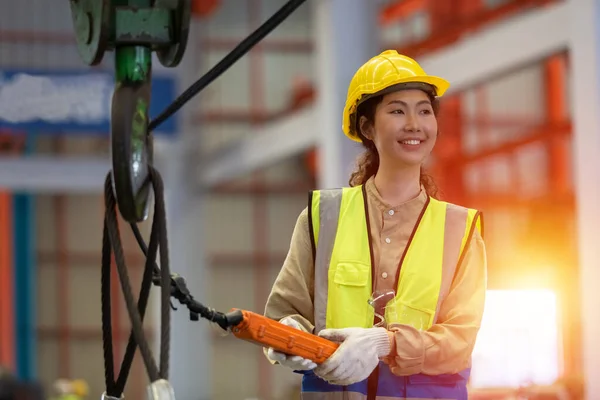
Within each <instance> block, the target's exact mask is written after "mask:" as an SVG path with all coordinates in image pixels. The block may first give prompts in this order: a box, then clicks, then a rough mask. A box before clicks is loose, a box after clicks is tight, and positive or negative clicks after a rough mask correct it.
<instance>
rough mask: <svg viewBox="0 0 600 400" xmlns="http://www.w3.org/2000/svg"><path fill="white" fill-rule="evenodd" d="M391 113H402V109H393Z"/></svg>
mask: <svg viewBox="0 0 600 400" xmlns="http://www.w3.org/2000/svg"><path fill="white" fill-rule="evenodd" d="M392 114H404V111H402V110H393V111H392Z"/></svg>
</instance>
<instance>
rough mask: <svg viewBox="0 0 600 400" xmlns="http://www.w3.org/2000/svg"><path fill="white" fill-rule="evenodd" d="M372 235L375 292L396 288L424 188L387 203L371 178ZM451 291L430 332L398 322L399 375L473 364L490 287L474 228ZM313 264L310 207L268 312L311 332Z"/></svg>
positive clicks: (392, 360)
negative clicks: (408, 197) (406, 198)
mask: <svg viewBox="0 0 600 400" xmlns="http://www.w3.org/2000/svg"><path fill="white" fill-rule="evenodd" d="M365 189H366V191H367V194H368V196H367V197H368V208H369V215H370V216H371V218H370V224H371V225H370V229H371V235H372V240H373V241H372V245H373V257H374V263H373V264H374V266H375V268H376V271H375V272H376V273H375V277H376V279H375V282H374V290H384V289H392V290H395V289H396V287H395V282H394V278H395V276H396V269H397V268H398V264H399V262H400V257H401V255H402V253H403V252H404V249H405V247H406V245H407V243H408V240H409V237H410V234H411V232H412V230H413V227H414V225H415V223H416V222H417V219H418V216H419V213H420V212H421V210H422V208H423V207H424V205H425V202H426V200H427V194H426V193H425V191H424V190H423V189H422V190H421V193H420V194H419V195H418V196H417V197H416V198H414V199H412V200H410V201H408V202H406V203H403V204H400V205H397V206H391V205H389V204H386V203H385V202H384V201H383V199H382V198H381V196H380V195H379V193H378V191H377V189H376V187H375V184H374V182H373V178H371V179H369V180H368V181H367V182H366V183H365ZM465 252H466V254H465V257H464V259H463V262H462V263H461V265H460V266H459V268H457V270H456V273H455V276H454V280H453V281H452V284H451V286H450V289H449V291H448V293H447V295H445V296H444V297H443V298H442V299H441V300H440V301H441V304H439V306H438V310H439V312H438V314H437V319H436V322H435V324H434V325H433V326H432V327H431V328H430V329H429V330H427V331H418V330H416V329H414V328H412V327H411V326H408V325H400V326H398V327H396V326H394V328H393V330H392V334H391V335H390V336H391V339H392V351H391V353H390V355H389V356H388V357H387V358H386V359H385V360H384V361H385V362H386V363H387V364H388V365H389V366H390V369H391V371H392V372H393V373H394V374H396V375H412V374H417V373H424V374H428V375H438V374H445V373H456V372H458V371H461V370H463V369H464V368H466V367H468V366H469V365H470V359H471V353H472V351H473V347H474V344H475V338H476V335H477V332H478V330H479V326H480V323H481V319H482V314H483V306H484V300H485V291H486V280H487V275H486V268H487V265H486V254H485V245H484V242H483V239H482V237H481V235H480V234H479V232H478V231H477V230H475V232H474V234H473V236H472V238H471V240H470V243H468V244H467V246H466V248H465ZM313 300H314V264H313V258H312V249H311V241H310V236H309V221H308V210H307V209H304V210H303V211H302V212H301V213H300V215H299V217H298V219H297V222H296V226H295V228H294V231H293V234H292V239H291V245H290V249H289V252H288V254H287V257H286V259H285V261H284V264H283V267H282V269H281V271H280V273H279V275H278V277H277V279H276V281H275V283H274V285H273V288H272V290H271V293H270V295H269V298H268V300H267V304H266V308H265V316H267V317H269V318H272V319H275V320H280V319H282V318H284V317H287V316H294V318H295V319H296V320H297V321H298V322H300V323H301V324H302V326H303V327H304V328H305V329H306V330H307V331H309V332H312V331H313V329H314V312H313Z"/></svg>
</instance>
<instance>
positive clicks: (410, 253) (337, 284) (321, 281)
mask: <svg viewBox="0 0 600 400" xmlns="http://www.w3.org/2000/svg"><path fill="white" fill-rule="evenodd" d="M366 200H367V199H366V192H365V190H364V186H357V187H353V188H343V189H331V190H321V191H314V192H312V195H311V204H310V205H309V212H310V221H311V226H312V232H311V233H312V237H313V241H314V248H315V301H314V306H315V307H314V308H315V333H317V332H319V331H320V330H322V329H324V328H344V327H350V326H361V327H370V326H372V324H373V308H372V307H371V306H370V305H369V304H368V303H367V301H368V299H369V297H370V296H371V293H372V289H373V288H372V286H373V284H372V282H373V277H372V274H373V268H372V262H371V259H372V254H371V252H372V246H371V245H370V243H369V240H370V238H369V235H370V233H369V232H370V231H369V226H368V220H369V216H368V208H367V201H366ZM473 222H475V223H473ZM475 228H478V229H479V230H480V231H481V226H480V214H479V213H478V212H477V211H476V210H472V209H466V208H463V207H459V206H456V205H453V204H450V203H446V202H442V201H438V200H435V199H432V198H429V199H428V201H427V203H426V205H425V206H424V208H423V211H422V212H421V214H420V216H419V219H418V221H417V224H416V225H415V229H414V230H413V232H412V234H411V237H410V239H409V242H408V244H407V247H406V250H405V252H404V254H403V255H402V258H401V261H400V266H399V269H398V272H399V276H397V291H396V297H395V299H394V300H393V301H392V302H391V303H390V306H388V310H387V312H386V320H387V322H388V323H391V324H393V323H400V324H408V325H411V326H413V327H415V328H416V329H419V330H427V329H429V327H431V325H432V324H434V323H435V321H436V318H437V313H438V311H439V303H441V301H440V300H443V298H444V297H445V296H446V295H447V293H448V291H449V289H450V285H451V283H452V279H453V277H454V272H455V270H456V266H457V265H458V264H459V262H460V259H461V258H462V255H464V248H465V245H466V243H467V240H468V239H469V237H470V236H471V234H472V231H473V229H475Z"/></svg>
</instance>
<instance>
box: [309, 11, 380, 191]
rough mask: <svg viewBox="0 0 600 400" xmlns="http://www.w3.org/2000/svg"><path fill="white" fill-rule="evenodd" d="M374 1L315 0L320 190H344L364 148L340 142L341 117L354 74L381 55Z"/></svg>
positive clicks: (347, 140)
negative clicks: (357, 158)
mask: <svg viewBox="0 0 600 400" xmlns="http://www.w3.org/2000/svg"><path fill="white" fill-rule="evenodd" d="M377 3H378V2H376V1H373V0H317V1H314V2H312V7H313V9H314V21H315V29H314V40H315V50H316V53H315V60H316V65H315V67H316V72H317V76H318V80H317V84H318V86H317V96H318V97H317V107H316V110H317V120H318V121H319V127H320V131H321V132H322V134H321V143H320V144H319V151H318V153H319V163H318V164H319V176H318V183H317V185H318V187H319V188H332V187H340V186H347V185H348V178H349V176H350V172H351V171H352V170H353V168H354V163H355V160H356V157H357V156H358V155H359V154H360V153H361V152H362V151H363V147H362V146H361V145H359V144H356V143H354V142H352V141H350V140H349V139H347V138H346V137H345V136H344V133H343V131H342V112H343V109H344V104H345V102H346V93H347V90H348V84H349V83H350V80H351V79H352V76H353V75H354V73H355V72H356V70H357V69H358V68H359V67H360V66H361V65H362V64H363V63H365V62H366V61H367V60H368V59H369V58H371V57H373V56H375V55H377V54H378V53H379V52H380V47H379V41H378V38H377V26H378V24H377V12H378V6H377Z"/></svg>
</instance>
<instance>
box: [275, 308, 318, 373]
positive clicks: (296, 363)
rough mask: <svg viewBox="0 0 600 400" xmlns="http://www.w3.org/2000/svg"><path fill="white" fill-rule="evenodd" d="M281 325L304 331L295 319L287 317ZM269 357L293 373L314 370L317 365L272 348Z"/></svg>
mask: <svg viewBox="0 0 600 400" xmlns="http://www.w3.org/2000/svg"><path fill="white" fill-rule="evenodd" d="M279 322H280V323H281V324H284V325H287V326H291V327H292V328H296V329H298V330H301V331H302V330H303V329H302V326H301V325H300V324H299V323H298V321H296V320H295V319H293V318H290V317H285V318H284V319H282V320H281V321H279ZM267 357H269V359H271V360H273V361H277V362H278V363H279V364H281V365H285V366H286V367H288V368H291V369H292V370H293V371H308V370H311V369H314V368H315V367H316V366H317V364H316V363H315V362H314V361H312V360H309V359H306V358H303V357H300V356H292V355H289V354H285V353H281V352H279V351H276V350H275V349H273V348H272V347H269V349H268V350H267Z"/></svg>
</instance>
